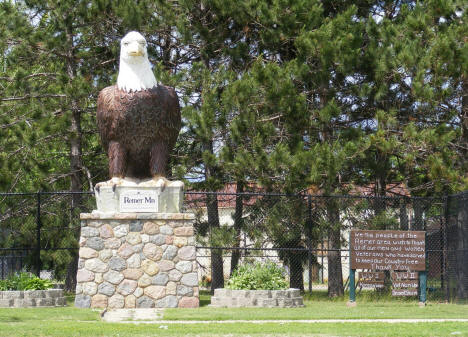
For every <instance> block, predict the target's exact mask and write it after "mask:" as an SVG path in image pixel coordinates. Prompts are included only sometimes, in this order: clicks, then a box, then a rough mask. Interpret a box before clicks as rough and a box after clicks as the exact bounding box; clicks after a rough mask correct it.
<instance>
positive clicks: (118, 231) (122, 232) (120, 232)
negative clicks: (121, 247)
mask: <svg viewBox="0 0 468 337" xmlns="http://www.w3.org/2000/svg"><path fill="white" fill-rule="evenodd" d="M128 230H129V226H128V225H119V226H117V227H114V236H115V237H116V238H121V237H124V236H126V235H127V234H128Z"/></svg>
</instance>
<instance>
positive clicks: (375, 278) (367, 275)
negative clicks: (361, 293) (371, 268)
mask: <svg viewBox="0 0 468 337" xmlns="http://www.w3.org/2000/svg"><path fill="white" fill-rule="evenodd" d="M384 279H385V274H384V273H383V272H362V273H359V285H360V286H361V287H362V288H371V289H376V288H383V287H384Z"/></svg>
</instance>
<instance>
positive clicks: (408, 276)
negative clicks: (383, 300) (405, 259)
mask: <svg viewBox="0 0 468 337" xmlns="http://www.w3.org/2000/svg"><path fill="white" fill-rule="evenodd" d="M390 276H391V277H392V280H419V273H418V272H415V271H393V272H392V273H391V274H390Z"/></svg>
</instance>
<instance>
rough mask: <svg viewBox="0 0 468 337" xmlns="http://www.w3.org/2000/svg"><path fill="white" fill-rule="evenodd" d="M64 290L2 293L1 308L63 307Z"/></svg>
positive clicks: (64, 302)
mask: <svg viewBox="0 0 468 337" xmlns="http://www.w3.org/2000/svg"><path fill="white" fill-rule="evenodd" d="M66 304H67V301H66V300H65V297H64V296H63V290H62V289H49V290H25V291H0V308H31V307H63V306H65V305H66Z"/></svg>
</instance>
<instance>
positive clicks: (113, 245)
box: [75, 211, 199, 308]
mask: <svg viewBox="0 0 468 337" xmlns="http://www.w3.org/2000/svg"><path fill="white" fill-rule="evenodd" d="M193 219H194V215H193V214H189V213H120V212H113V211H110V212H100V211H93V213H83V214H81V237H80V251H79V256H80V257H79V262H78V274H77V287H76V299H75V306H77V307H81V308H155V307H156V308H176V307H179V308H188V307H198V305H199V294H198V289H199V288H198V274H197V263H196V260H195V259H196V253H195V237H194V232H193Z"/></svg>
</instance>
